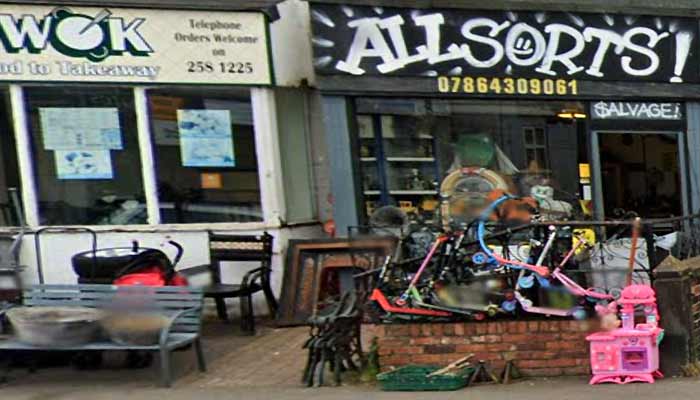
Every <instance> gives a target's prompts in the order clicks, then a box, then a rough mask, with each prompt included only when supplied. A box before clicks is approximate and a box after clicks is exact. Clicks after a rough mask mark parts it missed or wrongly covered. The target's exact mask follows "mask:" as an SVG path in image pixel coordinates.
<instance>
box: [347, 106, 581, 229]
mask: <svg viewBox="0 0 700 400" xmlns="http://www.w3.org/2000/svg"><path fill="white" fill-rule="evenodd" d="M356 110H357V126H358V139H357V140H358V148H359V152H360V161H359V164H360V169H361V171H360V174H361V178H362V185H363V193H364V200H365V211H366V213H367V215H371V214H372V213H373V212H374V211H375V210H376V209H377V208H379V207H381V206H384V205H388V204H389V205H395V206H398V207H399V208H401V209H402V210H404V211H405V212H407V213H408V214H409V215H410V216H412V217H414V218H419V219H422V220H425V221H427V222H431V221H432V222H436V219H437V218H438V216H439V215H440V214H449V216H450V218H451V223H457V224H460V223H468V222H469V221H470V220H471V219H473V218H474V217H475V216H476V215H477V214H478V212H479V211H480V210H481V208H482V207H483V206H484V205H485V204H486V202H488V201H489V200H488V195H489V193H492V192H494V191H497V190H502V191H505V192H509V193H512V194H515V195H520V196H532V197H534V198H535V200H536V201H537V202H538V204H539V208H540V210H541V212H542V213H543V214H545V216H546V217H549V218H557V219H559V218H571V217H574V216H575V214H580V213H582V208H581V206H580V203H579V200H580V199H581V192H582V191H581V185H580V177H579V174H578V172H579V169H578V165H579V163H587V162H588V160H587V158H588V157H587V151H586V141H585V123H584V122H582V120H577V119H574V118H562V117H561V116H560V115H558V114H561V111H562V110H577V112H578V113H579V114H582V113H583V110H584V107H583V105H582V104H580V103H575V102H574V103H572V102H551V101H541V102H531V101H497V100H492V101H478V100H436V99H433V100H423V99H383V98H360V99H357V101H356ZM441 207H442V212H441V211H440V209H441ZM578 216H580V215H578Z"/></svg>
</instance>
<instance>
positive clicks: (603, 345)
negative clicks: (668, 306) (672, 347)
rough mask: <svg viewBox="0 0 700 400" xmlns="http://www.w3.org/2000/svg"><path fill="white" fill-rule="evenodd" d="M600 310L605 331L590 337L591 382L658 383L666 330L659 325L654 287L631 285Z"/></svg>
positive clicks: (588, 338)
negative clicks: (660, 355)
mask: <svg viewBox="0 0 700 400" xmlns="http://www.w3.org/2000/svg"><path fill="white" fill-rule="evenodd" d="M618 307H619V317H620V319H619V320H618V319H617V313H618ZM597 310H598V313H599V315H600V316H601V326H602V329H603V331H601V332H596V333H593V334H591V335H589V336H588V337H586V340H588V341H589V342H590V350H591V369H592V372H593V377H592V378H591V380H590V384H591V385H594V384H597V383H605V382H609V383H618V384H625V383H631V382H647V383H654V379H655V378H661V377H663V375H662V374H661V372H660V371H659V343H660V342H661V339H662V338H663V329H661V328H659V326H658V324H659V314H658V311H657V308H656V295H655V293H654V289H652V288H651V287H649V286H645V285H631V286H627V287H626V288H625V289H624V290H623V291H622V294H621V296H620V298H619V299H618V300H617V301H616V302H612V303H610V304H609V305H608V306H607V307H598V308H597ZM635 313H636V315H637V316H638V318H639V320H638V321H635ZM642 314H643V317H642ZM642 318H643V320H642Z"/></svg>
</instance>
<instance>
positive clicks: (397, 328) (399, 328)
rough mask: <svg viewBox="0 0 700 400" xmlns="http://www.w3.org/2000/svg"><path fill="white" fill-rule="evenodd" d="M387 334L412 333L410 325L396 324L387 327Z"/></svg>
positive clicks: (400, 334)
mask: <svg viewBox="0 0 700 400" xmlns="http://www.w3.org/2000/svg"><path fill="white" fill-rule="evenodd" d="M386 329H387V336H399V337H400V336H408V335H409V334H410V329H409V326H408V325H404V324H395V325H389V326H387V327H386Z"/></svg>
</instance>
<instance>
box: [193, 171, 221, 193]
mask: <svg viewBox="0 0 700 400" xmlns="http://www.w3.org/2000/svg"><path fill="white" fill-rule="evenodd" d="M199 177H200V180H201V184H202V189H222V188H223V187H224V182H223V179H222V178H221V174H220V173H217V172H202V174H201V175H200V176H199Z"/></svg>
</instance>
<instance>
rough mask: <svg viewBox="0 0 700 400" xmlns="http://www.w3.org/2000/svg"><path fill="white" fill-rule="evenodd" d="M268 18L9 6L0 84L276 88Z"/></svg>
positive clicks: (3, 23)
mask: <svg viewBox="0 0 700 400" xmlns="http://www.w3.org/2000/svg"><path fill="white" fill-rule="evenodd" d="M265 24H266V21H265V17H264V15H263V14H261V13H235V12H197V11H166V10H141V9H122V8H114V9H112V8H109V9H108V8H83V7H55V8H51V7H45V6H19V5H18V6H9V5H4V6H3V7H2V10H0V80H2V81H67V82H125V83H127V82H128V83H203V84H259V85H267V84H270V83H271V74H270V70H271V68H270V60H269V57H268V54H269V53H268V38H267V33H266V32H267V30H266V26H265Z"/></svg>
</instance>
